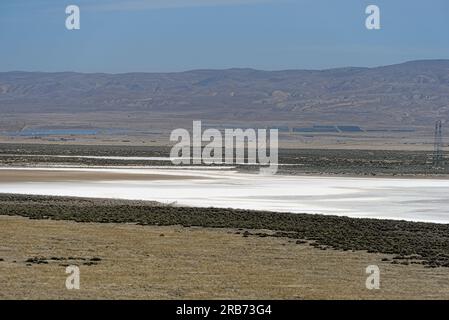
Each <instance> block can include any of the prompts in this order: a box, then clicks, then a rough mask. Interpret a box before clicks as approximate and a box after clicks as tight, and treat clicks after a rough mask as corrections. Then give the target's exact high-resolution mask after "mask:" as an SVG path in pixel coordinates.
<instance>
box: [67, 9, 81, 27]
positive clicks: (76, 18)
mask: <svg viewBox="0 0 449 320" xmlns="http://www.w3.org/2000/svg"><path fill="white" fill-rule="evenodd" d="M65 13H66V14H68V15H69V16H68V17H67V18H66V20H65V27H66V28H67V30H79V29H80V8H79V7H78V6H76V5H70V6H67V8H65Z"/></svg>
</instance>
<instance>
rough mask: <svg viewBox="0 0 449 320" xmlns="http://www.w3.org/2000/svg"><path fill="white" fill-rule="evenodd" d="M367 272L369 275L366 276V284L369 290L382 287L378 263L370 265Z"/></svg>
mask: <svg viewBox="0 0 449 320" xmlns="http://www.w3.org/2000/svg"><path fill="white" fill-rule="evenodd" d="M365 272H366V274H369V276H368V277H367V278H366V282H365V286H366V288H367V289H368V290H373V289H375V290H377V289H380V269H379V267H378V266H376V265H370V266H368V267H366V269H365Z"/></svg>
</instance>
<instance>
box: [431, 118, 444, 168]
mask: <svg viewBox="0 0 449 320" xmlns="http://www.w3.org/2000/svg"><path fill="white" fill-rule="evenodd" d="M441 127H442V123H441V120H438V121H437V122H436V123H435V142H434V146H433V166H434V167H435V168H441V167H442V166H443V133H442V129H441Z"/></svg>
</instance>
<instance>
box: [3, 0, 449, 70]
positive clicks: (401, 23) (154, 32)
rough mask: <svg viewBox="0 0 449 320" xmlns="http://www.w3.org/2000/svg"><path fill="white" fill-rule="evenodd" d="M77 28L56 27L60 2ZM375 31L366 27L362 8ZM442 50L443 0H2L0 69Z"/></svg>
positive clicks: (282, 65)
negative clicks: (377, 26) (377, 20)
mask: <svg viewBox="0 0 449 320" xmlns="http://www.w3.org/2000/svg"><path fill="white" fill-rule="evenodd" d="M70 4H76V5H78V6H79V7H80V9H81V30H76V31H68V30H67V29H66V28H65V19H66V14H65V7H66V6H67V5H70ZM369 4H375V5H378V6H379V7H380V9H381V25H382V29H381V30H378V31H369V30H367V29H366V28H365V18H366V15H365V8H366V6H367V5H369ZM448 58H449V1H447V0H427V1H425V0H371V1H365V0H341V1H339V0H129V1H125V0H97V1H87V0H68V1H65V0H33V1H29V0H1V1H0V71H11V70H27V71H81V72H113V73H117V72H134V71H142V72H162V71H183V70H190V69H206V68H213V69H222V68H233V67H250V68H256V69H264V70H277V69H324V68H331V67H342V66H377V65H386V64H393V63H399V62H404V61H408V60H415V59H448Z"/></svg>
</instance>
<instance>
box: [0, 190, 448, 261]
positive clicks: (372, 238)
mask: <svg viewBox="0 0 449 320" xmlns="http://www.w3.org/2000/svg"><path fill="white" fill-rule="evenodd" d="M0 215H14V216H23V217H28V218H30V219H53V220H72V221H77V222H98V223H136V224H139V225H182V226H184V227H191V226H201V227H210V228H236V229H241V230H239V231H238V232H239V233H241V234H242V235H243V236H261V237H266V236H275V237H286V238H291V239H295V241H296V242H297V243H298V244H299V243H305V242H307V243H309V244H310V245H312V246H315V247H318V248H320V249H322V250H326V249H335V250H345V251H348V250H353V251H358V250H364V251H368V252H373V253H382V254H386V256H385V259H384V260H389V261H391V262H392V263H400V264H410V263H417V264H424V265H425V266H426V267H431V268H434V267H449V225H443V224H433V223H417V222H407V221H392V220H378V219H354V218H347V217H337V216H323V215H309V214H290V213H273V212H264V211H250V210H233V209H218V208H192V207H177V206H168V205H161V204H157V203H145V202H136V201H119V200H100V199H79V198H66V197H44V196H28V195H6V194H0ZM261 230H266V231H261ZM387 255H388V256H387Z"/></svg>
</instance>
